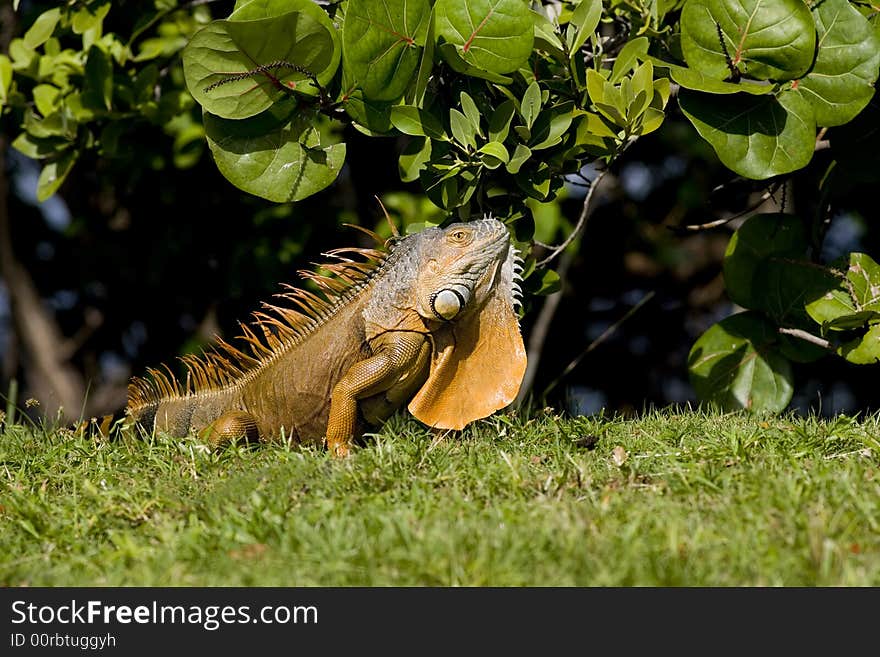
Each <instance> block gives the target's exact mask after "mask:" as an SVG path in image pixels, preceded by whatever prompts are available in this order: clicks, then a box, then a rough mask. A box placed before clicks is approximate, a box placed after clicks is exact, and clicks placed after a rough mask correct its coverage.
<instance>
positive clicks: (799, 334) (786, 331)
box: [779, 327, 836, 351]
mask: <svg viewBox="0 0 880 657" xmlns="http://www.w3.org/2000/svg"><path fill="white" fill-rule="evenodd" d="M779 333H781V334H782V335H790V336H792V337H793V338H798V339H800V340H803V341H804V342H809V343H810V344H814V345H816V346H817V347H822V348H823V349H827V350H828V351H836V349H835V348H834V345H833V344H831V342H829V341H828V340H826V339H825V338H820V337H819V336H818V335H813V334H812V333H809V332H807V331H802V330H801V329H796V328H785V327H779Z"/></svg>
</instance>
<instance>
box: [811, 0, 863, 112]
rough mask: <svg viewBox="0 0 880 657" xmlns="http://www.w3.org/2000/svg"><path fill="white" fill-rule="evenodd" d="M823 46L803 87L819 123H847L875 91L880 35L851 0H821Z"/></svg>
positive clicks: (817, 8)
mask: <svg viewBox="0 0 880 657" xmlns="http://www.w3.org/2000/svg"><path fill="white" fill-rule="evenodd" d="M813 17H814V18H815V20H816V28H817V30H818V32H819V50H818V53H817V55H816V63H815V64H814V65H813V68H812V69H811V70H810V73H809V74H808V75H807V76H806V77H805V78H803V79H802V80H800V81H799V82H798V83H797V84H798V87H797V89H798V91H800V92H801V93H802V94H804V96H805V97H806V99H807V100H808V101H809V102H810V104H811V105H812V106H813V111H814V112H815V114H816V123H817V124H818V125H820V126H829V127H830V126H837V125H843V124H844V123H848V122H849V121H851V120H852V119H853V118H855V116H856V115H857V114H858V113H859V112H861V111H862V109H863V108H864V107H865V105H867V104H868V101H870V100H871V96H873V95H874V83H875V82H876V81H877V67H878V65H880V39H878V38H877V37H876V36H875V35H874V31H873V30H872V29H871V25H870V23H868V21H867V20H866V19H865V17H864V16H862V15H861V14H860V13H859V11H858V10H857V9H856V8H855V7H854V6H852V5H851V4H850V3H849V2H848V0H822V2H818V3H816V4H815V5H814V7H813Z"/></svg>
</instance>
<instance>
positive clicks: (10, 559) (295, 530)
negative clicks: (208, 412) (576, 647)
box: [0, 410, 880, 586]
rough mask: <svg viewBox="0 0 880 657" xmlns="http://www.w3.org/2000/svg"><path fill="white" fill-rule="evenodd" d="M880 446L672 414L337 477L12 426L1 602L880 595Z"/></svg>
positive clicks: (852, 424) (447, 449)
mask: <svg viewBox="0 0 880 657" xmlns="http://www.w3.org/2000/svg"><path fill="white" fill-rule="evenodd" d="M588 436H598V438H599V441H598V443H597V445H596V446H595V449H587V448H586V447H585V446H584V445H585V443H586V442H589V441H588V440H584V439H585V438H586V437H588ZM878 437H880V416H874V417H870V418H867V419H863V420H853V419H850V418H843V417H841V418H838V419H834V420H820V419H816V418H799V417H796V416H783V417H777V418H773V417H766V418H755V417H749V416H745V415H720V414H706V413H692V412H680V413H679V412H676V411H669V410H668V411H662V412H652V413H647V414H645V415H644V416H643V417H641V418H640V419H636V420H631V419H623V418H577V419H562V418H559V417H556V416H553V415H549V414H538V415H537V416H536V417H534V418H532V419H528V420H526V419H524V418H520V417H516V416H496V417H493V418H490V419H488V420H485V421H482V422H479V423H476V425H474V426H473V427H471V428H470V429H469V430H467V431H465V432H464V433H463V434H461V435H459V436H447V437H445V438H440V439H437V440H434V439H433V437H432V435H431V434H430V433H429V432H428V431H426V430H425V429H423V428H422V427H421V426H420V425H419V424H418V423H417V422H415V421H413V420H406V419H404V418H400V417H397V418H394V419H392V421H391V422H389V423H388V424H387V425H386V426H385V427H384V429H383V430H382V431H381V432H380V433H379V434H378V435H377V436H375V437H373V438H370V439H369V440H368V442H367V447H365V448H362V449H359V450H357V451H356V452H355V454H354V456H353V457H352V458H350V459H348V460H346V461H343V462H339V461H336V460H333V459H331V458H329V457H328V456H327V455H326V454H325V453H324V452H322V451H320V450H313V449H298V448H292V449H291V448H287V447H285V446H283V445H274V446H263V447H259V448H255V449H254V448H246V447H240V446H232V447H230V448H228V449H226V450H225V451H223V452H220V453H210V452H207V451H205V450H203V449H202V448H201V447H200V446H199V445H198V444H197V443H196V442H195V441H193V440H172V439H169V438H165V437H157V438H155V439H154V440H151V441H143V440H138V439H134V438H122V439H118V440H115V441H110V442H107V441H95V440H92V439H88V438H82V437H75V436H73V435H71V434H70V432H65V431H48V430H38V431H34V430H31V429H26V428H24V427H19V426H13V427H10V428H8V429H6V431H5V433H3V434H0V480H2V483H0V585H4V586H16V585H31V586H36V585H50V586H51V585H79V586H90V585H101V586H103V585H163V586H176V585H282V586H288V585H290V586H306V585H343V586H345V585H480V586H481V585H496V586H507V585H563V586H567V585H588V586H592V585H600V586H601V585H625V586H628V585H672V586H678V585H686V586H689V585H711V586H727V585H785V586H792V585H806V586H811V585H856V586H862V585H870V586H877V585H880V467H878V466H880V441H878ZM622 459H623V460H622ZM621 461H622V462H621Z"/></svg>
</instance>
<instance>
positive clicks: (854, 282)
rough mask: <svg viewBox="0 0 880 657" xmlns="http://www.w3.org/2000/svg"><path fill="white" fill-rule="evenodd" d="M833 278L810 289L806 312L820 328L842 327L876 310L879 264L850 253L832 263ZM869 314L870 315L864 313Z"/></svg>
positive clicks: (878, 308)
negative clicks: (822, 285) (825, 284)
mask: <svg viewBox="0 0 880 657" xmlns="http://www.w3.org/2000/svg"><path fill="white" fill-rule="evenodd" d="M831 270H832V271H833V272H835V277H834V279H833V280H832V281H831V283H830V284H829V285H827V286H826V288H825V289H813V290H811V291H810V293H811V298H810V300H809V301H808V302H807V304H806V311H807V314H808V315H809V316H810V317H812V318H813V320H814V321H816V322H817V323H819V324H821V325H822V326H823V327H824V328H828V329H831V330H846V329H849V328H854V326H858V325H860V324H863V323H864V321H865V320H869V319H871V318H872V316H873V315H872V314H873V313H880V265H878V264H877V263H876V262H875V261H874V260H873V259H872V258H871V257H870V256H869V255H867V254H866V253H851V254H849V257H848V258H846V259H843V260H840V261H837V262H835V263H833V264H832V266H831ZM865 313H871V314H867V315H866V314H865Z"/></svg>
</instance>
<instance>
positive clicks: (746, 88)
mask: <svg viewBox="0 0 880 657" xmlns="http://www.w3.org/2000/svg"><path fill="white" fill-rule="evenodd" d="M643 59H645V60H646V61H649V62H651V63H652V64H653V65H654V66H655V67H656V68H665V69H668V70H669V77H671V78H672V79H673V81H675V82H677V83H678V84H680V85H681V86H682V87H684V88H685V89H693V90H694V91H706V92H709V93H712V94H736V93H739V92H741V91H742V92H745V93H747V94H753V95H755V96H763V95H764V94H769V93H772V92H773V91H775V90H776V85H773V84H770V83H768V82H754V81H752V80H740V81H739V82H735V83H734V82H723V81H721V80H717V79H715V78H712V77H709V76H708V75H706V74H705V73H701V72H700V71H698V70H696V69H693V68H687V67H686V66H678V65H676V64H670V63H669V62H664V61H663V60H662V59H657V58H656V57H651V56H650V55H645V56H644V57H643Z"/></svg>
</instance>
